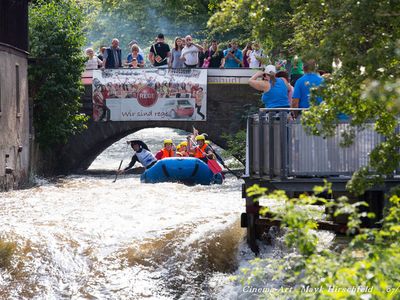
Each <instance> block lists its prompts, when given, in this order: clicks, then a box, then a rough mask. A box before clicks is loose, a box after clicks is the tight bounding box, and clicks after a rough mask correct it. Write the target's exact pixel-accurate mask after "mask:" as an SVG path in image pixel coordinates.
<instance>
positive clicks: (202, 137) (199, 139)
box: [196, 135, 205, 141]
mask: <svg viewBox="0 0 400 300" xmlns="http://www.w3.org/2000/svg"><path fill="white" fill-rule="evenodd" d="M196 141H205V138H204V135H198V136H196Z"/></svg>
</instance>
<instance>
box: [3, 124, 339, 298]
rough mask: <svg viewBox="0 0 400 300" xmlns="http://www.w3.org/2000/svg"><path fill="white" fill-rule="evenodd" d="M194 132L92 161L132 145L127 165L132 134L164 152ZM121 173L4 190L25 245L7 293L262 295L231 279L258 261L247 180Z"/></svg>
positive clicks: (273, 251)
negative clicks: (152, 178) (207, 181)
mask: <svg viewBox="0 0 400 300" xmlns="http://www.w3.org/2000/svg"><path fill="white" fill-rule="evenodd" d="M185 134H186V133H184V132H183V133H182V132H177V131H174V130H171V129H159V130H158V131H152V130H147V131H142V132H139V133H138V134H136V135H133V136H129V137H126V138H125V139H123V140H121V141H119V142H118V143H116V144H114V145H113V146H112V147H110V148H109V149H107V150H106V151H105V152H104V153H103V154H102V155H101V156H100V157H99V158H98V159H97V161H95V162H94V163H93V165H92V167H91V168H92V169H93V168H96V166H101V168H104V167H105V166H108V167H109V168H110V169H115V168H117V167H118V164H119V160H120V159H122V158H121V156H123V154H124V153H125V152H126V153H127V155H126V160H124V161H126V162H125V163H124V165H126V164H127V163H128V161H129V160H130V155H131V154H132V152H130V151H131V150H130V149H128V150H129V151H126V150H125V149H124V147H126V143H125V141H126V140H129V139H133V138H143V139H144V140H145V141H146V142H148V144H149V146H150V148H151V150H153V151H155V150H157V149H156V147H157V145H159V143H160V141H162V139H164V138H171V137H172V138H173V139H174V140H177V141H178V142H179V139H183V137H184V135H185ZM153 148H154V149H153ZM113 180H114V176H99V177H90V176H69V177H65V178H61V179H58V180H57V181H55V182H48V181H45V180H42V181H41V182H40V185H39V186H37V187H35V188H31V189H28V190H20V191H11V192H7V193H1V194H0V235H1V238H2V239H3V240H6V241H13V242H16V243H17V250H16V254H15V255H14V257H13V260H12V264H11V267H10V268H9V269H7V270H0V295H1V299H221V300H222V299H224V300H225V299H250V298H253V297H255V296H254V295H249V294H248V293H245V292H243V288H242V286H241V285H240V284H239V283H237V282H232V281H230V276H231V275H234V274H237V273H238V269H240V268H243V267H249V266H250V264H249V260H251V259H252V258H254V255H253V253H252V252H251V251H250V250H249V248H248V247H247V245H246V243H245V240H244V237H245V230H244V229H242V228H240V224H239V217H240V213H242V212H243V211H244V200H243V199H241V184H242V181H241V180H237V179H236V178H234V177H231V176H228V177H227V179H226V181H225V182H224V184H223V185H214V186H199V185H197V186H185V185H182V184H177V183H161V184H142V183H140V180H139V175H122V176H120V177H119V178H118V180H117V181H116V182H115V183H113ZM331 239H332V236H327V237H326V238H325V240H326V241H327V243H329V242H330V240H331ZM285 253H287V250H285V249H284V247H282V243H281V242H280V241H279V238H277V239H276V240H275V242H274V244H273V245H272V246H262V249H261V256H262V257H278V256H282V255H283V254H285ZM273 272H274V270H270V273H271V278H272V275H273ZM259 284H260V285H262V284H264V283H263V282H261V283H259ZM268 284H275V285H279V282H274V281H272V280H271V281H269V282H268ZM254 299H255V298H254Z"/></svg>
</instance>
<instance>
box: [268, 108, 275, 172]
mask: <svg viewBox="0 0 400 300" xmlns="http://www.w3.org/2000/svg"><path fill="white" fill-rule="evenodd" d="M274 114H275V112H273V111H269V112H268V136H269V138H268V142H269V145H268V146H269V176H270V178H273V177H274V175H275V174H274V166H275V150H274V122H273V116H274Z"/></svg>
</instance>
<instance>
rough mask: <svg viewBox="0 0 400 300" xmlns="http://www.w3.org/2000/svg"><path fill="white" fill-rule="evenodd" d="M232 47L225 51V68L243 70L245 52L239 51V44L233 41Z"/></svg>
mask: <svg viewBox="0 0 400 300" xmlns="http://www.w3.org/2000/svg"><path fill="white" fill-rule="evenodd" d="M230 45H231V46H230V47H229V48H228V49H226V50H224V57H225V66H224V67H225V68H241V67H242V66H243V52H242V51H241V50H240V49H238V43H237V41H236V40H233V41H232V42H231V44H230Z"/></svg>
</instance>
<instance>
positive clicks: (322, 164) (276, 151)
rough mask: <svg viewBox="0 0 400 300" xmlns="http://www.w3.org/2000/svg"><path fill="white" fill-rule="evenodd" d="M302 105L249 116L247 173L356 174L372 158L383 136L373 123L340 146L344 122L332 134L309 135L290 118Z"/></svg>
mask: <svg viewBox="0 0 400 300" xmlns="http://www.w3.org/2000/svg"><path fill="white" fill-rule="evenodd" d="M294 110H302V109H292V108H291V109H260V112H259V113H258V114H254V115H252V116H250V117H249V118H248V120H247V145H246V156H247V160H246V175H248V176H249V177H253V178H262V177H269V178H276V177H279V178H282V179H284V178H287V177H296V176H298V177H302V176H304V177H308V176H319V177H327V176H338V175H346V176H349V175H351V174H353V173H354V172H355V171H356V170H358V169H359V168H360V167H362V166H365V165H366V164H368V162H369V154H370V153H371V151H372V150H373V149H374V148H375V147H376V146H377V145H378V144H379V143H381V142H383V140H384V139H383V136H381V135H379V134H377V133H376V132H375V131H374V130H373V123H370V124H367V125H366V127H365V128H364V129H362V130H361V129H360V130H358V129H356V132H355V138H354V142H353V144H352V145H350V146H349V147H342V146H341V132H343V131H345V130H347V129H349V127H350V124H349V123H348V122H341V123H340V124H339V125H338V127H337V128H336V132H335V135H334V136H333V137H330V138H323V137H320V136H313V135H308V134H306V132H305V131H304V129H303V126H302V125H301V123H300V121H298V120H295V121H293V120H288V118H287V116H288V112H289V111H294Z"/></svg>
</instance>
